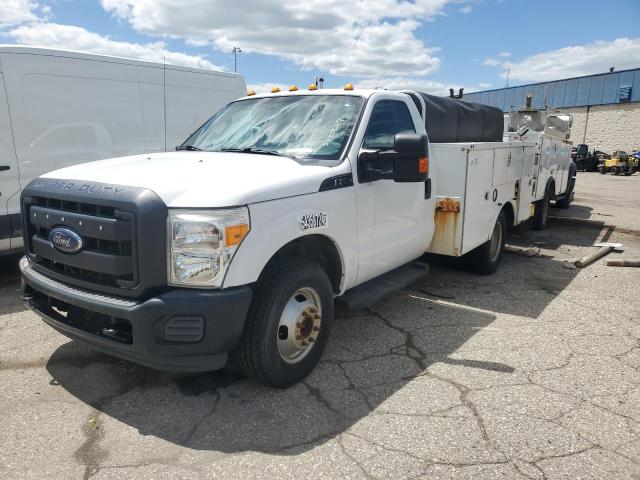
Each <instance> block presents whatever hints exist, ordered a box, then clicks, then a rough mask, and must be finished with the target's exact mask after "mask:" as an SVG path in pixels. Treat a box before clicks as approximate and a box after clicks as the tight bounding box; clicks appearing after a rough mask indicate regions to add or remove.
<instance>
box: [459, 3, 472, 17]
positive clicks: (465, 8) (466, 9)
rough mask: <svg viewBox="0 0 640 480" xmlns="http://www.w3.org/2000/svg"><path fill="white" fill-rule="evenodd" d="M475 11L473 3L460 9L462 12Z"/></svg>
mask: <svg viewBox="0 0 640 480" xmlns="http://www.w3.org/2000/svg"><path fill="white" fill-rule="evenodd" d="M472 11H473V7H472V6H471V5H465V6H464V7H462V8H461V9H460V13H464V14H465V15H466V14H469V13H471V12H472Z"/></svg>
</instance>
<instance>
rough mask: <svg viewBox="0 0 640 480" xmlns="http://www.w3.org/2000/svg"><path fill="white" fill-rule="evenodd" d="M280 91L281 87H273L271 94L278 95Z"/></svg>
mask: <svg viewBox="0 0 640 480" xmlns="http://www.w3.org/2000/svg"><path fill="white" fill-rule="evenodd" d="M279 91H280V87H273V88H272V89H271V93H278V92H279Z"/></svg>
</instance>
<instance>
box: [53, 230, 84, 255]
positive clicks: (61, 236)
mask: <svg viewBox="0 0 640 480" xmlns="http://www.w3.org/2000/svg"><path fill="white" fill-rule="evenodd" d="M49 241H50V242H51V244H52V245H53V246H54V247H56V248H57V249H58V250H60V251H61V252H64V253H76V252H79V251H80V250H82V237H81V236H80V235H78V234H77V233H76V232H74V231H73V230H71V229H69V228H63V227H57V228H54V229H52V230H51V231H50V232H49Z"/></svg>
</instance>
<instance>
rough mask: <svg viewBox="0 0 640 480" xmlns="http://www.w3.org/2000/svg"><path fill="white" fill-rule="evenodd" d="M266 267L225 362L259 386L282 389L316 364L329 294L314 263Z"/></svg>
mask: <svg viewBox="0 0 640 480" xmlns="http://www.w3.org/2000/svg"><path fill="white" fill-rule="evenodd" d="M268 268H269V270H268V271H267V272H266V274H265V275H264V278H262V279H261V280H260V281H259V282H258V284H257V286H256V291H255V296H254V300H253V302H252V304H251V308H250V310H249V316H248V318H247V324H246V325H245V328H244V331H243V333H242V335H241V337H240V341H239V344H238V347H237V349H236V350H235V351H234V352H232V354H231V361H232V363H233V364H235V366H236V367H239V369H240V370H241V371H242V373H244V374H245V375H247V376H249V377H251V378H253V379H255V380H257V381H259V382H260V383H262V384H264V385H267V386H271V387H277V388H286V387H289V386H291V385H293V384H295V383H297V382H299V381H300V380H302V379H303V378H304V377H306V376H307V375H308V374H309V373H310V372H311V371H312V370H313V368H314V367H315V366H316V364H317V363H318V361H319V360H320V357H321V356H322V352H323V350H324V348H325V345H326V343H327V340H328V338H329V334H330V332H331V324H332V320H333V308H334V303H333V302H334V295H333V289H332V287H331V282H330V281H329V277H328V276H327V273H326V271H325V270H324V269H323V268H322V267H321V266H320V265H319V264H318V263H316V262H313V261H309V260H304V259H284V260H282V261H280V262H278V263H277V264H275V265H273V266H271V267H268Z"/></svg>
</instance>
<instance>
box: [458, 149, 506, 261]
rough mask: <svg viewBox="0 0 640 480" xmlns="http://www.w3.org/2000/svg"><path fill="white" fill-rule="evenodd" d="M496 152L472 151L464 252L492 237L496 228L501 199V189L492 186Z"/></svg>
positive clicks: (465, 205)
mask: <svg viewBox="0 0 640 480" xmlns="http://www.w3.org/2000/svg"><path fill="white" fill-rule="evenodd" d="M494 155H495V149H494V148H487V149H475V148H472V149H470V150H469V157H468V161H467V165H468V166H467V188H466V198H465V202H464V230H463V236H462V254H465V253H467V252H469V251H471V250H473V249H474V248H476V247H478V246H480V245H482V244H483V243H484V242H486V241H487V240H489V237H490V235H491V232H492V231H493V223H494V221H495V218H494V217H495V216H496V212H495V207H494V205H495V202H496V201H497V200H498V198H497V195H498V191H497V190H496V189H494V188H493V175H494V173H493V161H494Z"/></svg>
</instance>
